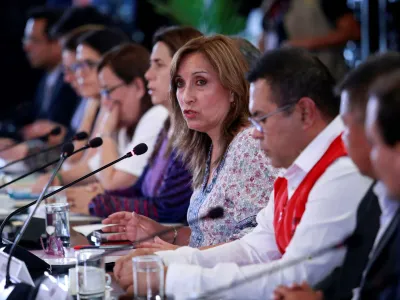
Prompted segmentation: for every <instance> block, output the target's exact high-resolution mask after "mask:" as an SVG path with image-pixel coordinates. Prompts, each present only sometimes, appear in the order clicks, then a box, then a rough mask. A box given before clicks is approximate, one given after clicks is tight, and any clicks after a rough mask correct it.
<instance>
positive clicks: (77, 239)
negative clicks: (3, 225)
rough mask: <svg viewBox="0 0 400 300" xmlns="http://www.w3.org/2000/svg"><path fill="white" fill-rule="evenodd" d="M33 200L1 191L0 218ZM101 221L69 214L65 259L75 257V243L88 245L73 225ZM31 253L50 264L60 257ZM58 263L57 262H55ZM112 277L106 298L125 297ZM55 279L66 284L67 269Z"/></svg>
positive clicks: (18, 220)
mask: <svg viewBox="0 0 400 300" xmlns="http://www.w3.org/2000/svg"><path fill="white" fill-rule="evenodd" d="M34 178H35V177H31V178H30V180H25V181H23V183H22V184H20V185H18V187H26V186H28V185H30V184H32V181H34ZM31 201H33V200H21V199H20V200H15V199H11V198H10V197H9V196H8V195H7V194H6V193H4V192H3V193H1V194H0V220H4V218H5V217H6V216H8V214H10V213H11V212H12V211H14V210H15V209H17V208H19V207H21V206H23V205H25V204H27V203H29V202H31ZM26 217H27V215H26V214H25V215H20V216H16V217H14V218H13V220H14V221H13V223H14V224H18V223H19V225H21V224H22V222H23V221H25V218H26ZM99 223H101V219H100V218H98V217H93V216H84V215H77V214H70V234H71V240H70V241H71V247H70V249H69V250H68V251H67V252H66V255H65V260H69V261H71V260H72V259H73V258H74V257H75V253H74V252H75V250H74V249H73V247H74V246H77V245H90V244H89V242H88V240H87V238H86V236H85V235H84V234H82V233H79V232H77V231H75V230H74V227H77V226H79V227H82V226H83V227H85V226H87V225H93V224H99ZM31 252H32V253H33V254H35V255H36V256H38V257H39V258H41V259H43V260H45V261H47V262H48V263H50V264H51V262H52V261H57V260H58V261H59V260H60V259H61V260H62V258H60V257H57V256H53V255H48V254H46V253H45V252H44V251H43V250H32V251H31ZM128 252H129V251H119V252H115V253H112V254H111V256H106V259H105V260H106V262H111V261H115V260H117V259H118V257H120V256H122V255H125V254H126V253H128ZM57 265H58V263H57ZM69 267H71V268H73V267H75V266H74V265H70V266H66V268H65V269H66V270H67V269H68V268H69ZM109 274H110V275H111V278H112V283H111V289H109V290H108V291H107V294H108V297H107V298H106V299H121V298H125V297H124V295H125V292H124V290H123V289H122V288H121V287H120V286H119V285H118V283H117V282H116V280H115V278H114V276H113V274H112V273H109ZM55 277H56V279H57V280H58V282H59V283H61V284H64V285H66V286H68V282H69V278H68V271H66V272H65V274H62V275H58V276H55ZM125 296H126V297H127V299H131V298H132V297H131V296H127V295H125Z"/></svg>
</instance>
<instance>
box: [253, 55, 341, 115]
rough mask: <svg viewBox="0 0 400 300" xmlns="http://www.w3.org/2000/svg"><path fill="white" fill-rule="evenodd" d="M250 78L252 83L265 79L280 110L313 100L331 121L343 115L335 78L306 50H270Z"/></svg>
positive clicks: (255, 67) (257, 64)
mask: <svg viewBox="0 0 400 300" xmlns="http://www.w3.org/2000/svg"><path fill="white" fill-rule="evenodd" d="M247 77H248V80H249V81H250V82H254V81H256V80H258V79H265V80H266V81H267V82H268V84H270V86H271V89H272V92H273V93H274V95H275V96H276V97H275V102H276V104H277V105H278V106H279V107H281V106H284V105H287V104H290V103H295V102H297V101H298V100H299V99H300V98H302V97H309V98H311V99H312V100H313V101H314V102H315V104H316V106H317V107H318V109H319V110H320V111H321V112H322V114H323V115H324V117H325V118H326V119H327V120H332V119H333V118H335V117H336V116H337V114H338V113H339V106H340V102H339V99H338V97H336V96H335V95H334V93H333V88H334V86H335V80H334V78H333V76H332V75H331V73H330V72H329V70H328V68H327V67H326V66H325V65H324V64H323V63H322V62H321V61H320V60H319V59H318V58H317V57H315V56H313V55H311V54H310V53H309V52H307V51H305V50H302V49H297V48H283V49H278V50H273V51H269V52H267V53H265V54H264V55H263V57H262V58H261V59H260V60H259V61H258V63H256V64H255V65H254V67H253V68H252V70H251V71H250V72H249V74H248V76H247Z"/></svg>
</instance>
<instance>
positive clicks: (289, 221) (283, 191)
mask: <svg viewBox="0 0 400 300" xmlns="http://www.w3.org/2000/svg"><path fill="white" fill-rule="evenodd" d="M346 155H347V152H346V149H345V147H344V145H343V141H342V136H341V135H340V136H338V137H337V138H336V139H335V140H334V141H333V142H332V143H331V144H330V146H329V148H328V150H326V152H325V153H324V155H323V156H322V157H321V159H320V160H319V161H318V162H317V163H316V164H315V166H314V167H313V168H312V169H311V171H310V172H309V173H308V174H307V175H306V177H305V178H304V179H303V181H302V182H301V183H300V185H299V186H298V188H297V189H296V191H295V192H294V194H293V195H292V197H291V198H290V201H288V189H287V180H286V178H283V177H279V178H277V179H276V180H275V183H274V197H275V199H274V205H275V211H274V228H275V239H276V242H277V245H278V248H279V251H280V252H281V253H282V254H284V253H285V250H286V247H287V246H288V245H289V243H290V240H291V239H292V236H293V235H294V232H295V230H296V227H297V225H298V224H299V223H300V221H301V217H302V216H303V213H304V210H305V207H306V203H307V200H308V194H309V193H310V191H311V189H312V188H313V186H314V184H315V182H316V181H317V180H318V179H319V177H320V176H321V175H322V174H323V173H324V172H325V170H326V169H327V168H328V167H329V166H330V165H331V164H332V163H333V162H334V161H335V160H336V159H338V158H339V157H342V156H346Z"/></svg>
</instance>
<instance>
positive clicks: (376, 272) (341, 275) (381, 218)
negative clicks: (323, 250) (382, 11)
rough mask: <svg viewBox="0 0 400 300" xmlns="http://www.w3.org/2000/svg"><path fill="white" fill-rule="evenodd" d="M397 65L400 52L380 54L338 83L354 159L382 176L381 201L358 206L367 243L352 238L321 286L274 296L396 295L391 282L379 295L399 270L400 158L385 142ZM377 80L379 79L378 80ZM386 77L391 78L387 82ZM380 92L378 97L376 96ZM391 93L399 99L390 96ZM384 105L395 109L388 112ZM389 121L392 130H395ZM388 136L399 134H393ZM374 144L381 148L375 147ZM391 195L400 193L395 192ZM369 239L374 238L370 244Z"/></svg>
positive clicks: (362, 167) (292, 289)
mask: <svg viewBox="0 0 400 300" xmlns="http://www.w3.org/2000/svg"><path fill="white" fill-rule="evenodd" d="M396 70H397V72H396V73H397V75H396V76H398V75H399V73H398V72H399V71H400V54H398V53H385V54H383V55H377V56H375V57H371V58H369V59H368V60H367V61H366V62H364V63H362V64H361V65H360V66H358V67H357V68H356V69H355V70H353V71H352V72H350V73H349V74H348V75H347V76H346V77H345V79H344V81H343V82H342V83H341V84H340V86H339V88H340V91H341V95H342V97H341V98H342V104H341V114H342V116H343V120H344V121H345V123H346V124H347V130H346V132H347V133H348V134H347V135H345V136H346V140H347V141H348V144H349V145H350V147H349V149H352V151H350V153H352V154H353V155H354V158H353V160H354V161H355V162H356V163H357V165H358V166H359V168H360V170H362V171H363V172H364V173H365V174H366V175H369V176H372V177H374V178H379V179H380V180H382V181H381V182H379V183H378V184H377V185H376V187H375V188H374V190H375V193H377V196H378V201H377V202H378V203H374V202H371V203H370V204H369V206H370V207H369V208H366V207H364V208H363V204H361V205H360V208H359V219H358V220H357V221H358V223H357V229H356V231H355V234H357V235H358V236H359V238H362V239H360V241H361V242H362V244H364V246H363V248H360V246H358V245H354V246H353V245H351V244H350V245H349V248H348V251H347V254H346V258H345V260H344V262H343V265H342V266H341V268H340V269H339V270H335V271H334V272H333V273H332V274H331V275H330V276H328V277H327V278H325V279H324V280H323V281H322V282H320V283H318V284H317V285H316V286H315V289H317V290H318V291H313V290H312V288H311V287H310V286H309V285H308V284H306V283H303V284H295V285H293V286H290V287H288V286H280V287H278V288H277V289H276V291H275V299H282V300H283V299H297V300H301V299H305V300H307V299H310V300H312V299H326V300H327V299H332V300H333V299H397V298H396V297H394V296H393V294H392V292H395V291H391V290H390V288H389V290H388V291H385V293H387V295H386V296H387V298H379V293H380V292H382V290H384V289H385V287H386V284H387V283H388V281H390V279H389V278H390V276H391V275H392V274H393V273H394V272H395V269H393V267H394V266H395V265H396V260H398V250H397V249H398V248H397V247H398V246H399V245H396V238H395V237H396V234H397V235H398V233H399V231H398V228H397V226H398V225H397V223H398V220H399V217H400V214H399V210H398V207H399V204H398V202H396V201H395V200H396V199H398V198H399V196H400V193H398V192H397V193H396V189H398V188H397V187H395V186H394V185H393V184H392V183H391V182H393V181H391V180H392V179H390V178H393V177H392V176H393V175H394V174H395V172H393V168H392V165H393V163H394V162H395V161H396V158H395V155H394V154H395V153H394V151H392V153H391V154H390V155H389V153H390V150H389V147H391V146H389V144H387V145H385V143H387V141H385V139H386V138H389V135H388V136H386V132H387V131H386V129H384V128H387V125H388V124H389V123H390V124H391V125H390V127H391V128H394V127H395V123H396V121H397V119H398V117H399V113H400V110H399V106H398V105H397V106H398V107H396V104H395V101H398V99H396V97H397V98H399V97H398V95H399V94H398V88H397V86H398V83H399V80H398V79H397V78H398V77H397V78H396V79H395V78H394V77H393V74H392V73H393V72H394V71H396ZM376 80H378V82H377V83H374V82H375V81H376ZM381 80H385V81H387V82H388V84H386V82H385V83H384V81H381ZM379 81H381V82H379ZM393 84H395V85H393ZM371 86H372V90H373V94H374V97H372V98H371V97H370V98H369V96H370V95H369V94H368V90H369V89H370V88H371ZM396 89H397V92H396ZM396 93H397V94H396ZM375 95H379V97H378V98H376V99H374V98H375ZM394 95H395V96H394ZM387 96H388V97H389V98H390V99H391V100H392V101H394V102H391V101H390V100H388V98H386V97H387ZM368 98H369V99H370V100H368ZM395 99H396V100H395ZM399 99H400V98H399ZM384 101H385V102H384ZM368 102H369V103H371V104H368V111H367V117H368V118H367V120H365V119H366V118H365V115H366V108H367V103H368ZM377 103H382V104H383V105H380V104H377ZM398 103H399V102H398ZM357 107H358V108H357ZM378 107H379V108H378ZM384 111H386V113H387V112H390V113H389V115H387V114H386V113H384ZM389 116H390V117H389ZM378 118H379V119H378ZM380 120H385V121H380ZM364 122H365V125H366V128H364ZM380 122H382V123H381V124H380ZM393 122H394V123H393ZM371 124H372V126H371ZM390 127H389V131H388V132H393V130H392V129H390ZM365 131H367V132H365ZM366 134H368V135H369V136H368V139H369V140H370V141H371V142H372V144H371V143H368V140H367V136H366ZM389 139H390V140H391V141H395V140H396V138H395V137H394V136H393V137H392V136H391V137H390V138H389ZM391 143H393V142H391ZM378 149H379V150H378ZM383 149H385V150H383ZM374 150H375V151H376V152H373V151H374ZM388 150H389V152H388ZM370 157H371V160H370ZM382 158H383V159H382ZM363 161H364V163H363V164H362V162H363ZM371 161H372V164H373V166H372V165H371ZM389 161H390V163H389ZM366 162H368V163H366ZM389 164H390V166H389ZM373 167H374V168H373ZM396 180H397V178H396ZM383 184H384V185H383ZM396 185H397V184H396ZM394 188H396V189H394ZM388 192H389V194H388ZM391 195H395V196H396V195H398V196H397V198H396V197H394V198H392V197H390V196H391ZM377 204H378V205H377ZM362 210H363V212H362V213H361V211H362ZM368 210H369V212H368ZM374 210H375V211H374ZM376 216H377V217H378V218H377V217H376ZM363 227H364V230H365V231H368V232H371V233H370V237H366V236H360V230H362V228H363ZM378 229H379V231H378ZM398 236H399V235H398ZM371 238H372V240H371ZM366 240H368V243H369V246H368V247H366ZM370 240H371V241H370ZM360 256H361V258H360ZM385 281H386V282H385ZM353 292H354V294H353ZM389 295H391V296H392V297H389Z"/></svg>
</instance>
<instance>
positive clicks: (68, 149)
mask: <svg viewBox="0 0 400 300" xmlns="http://www.w3.org/2000/svg"><path fill="white" fill-rule="evenodd" d="M72 152H74V144H72V143H67V144H65V145H64V146H63V149H62V151H61V155H60V160H59V163H58V164H57V166H56V168H55V170H54V172H53V174H52V175H51V177H50V179H49V181H48V182H47V184H46V186H45V187H44V188H43V190H42V192H41V193H40V196H39V198H38V199H37V200H36V201H35V202H36V205H35V207H34V208H33V210H32V211H31V213H30V214H29V216H28V218H27V219H26V220H25V222H24V225H22V228H21V230H20V232H19V233H18V235H17V237H16V238H15V240H14V243H13V245H12V246H11V249H10V252H9V253H8V260H7V267H6V283H5V288H6V289H7V288H8V287H9V286H11V285H13V283H12V282H11V278H10V266H11V259H12V256H13V253H14V251H15V248H16V246H17V245H18V243H19V241H20V240H21V238H22V236H23V235H24V233H25V231H26V229H27V228H28V225H29V223H30V221H31V219H32V217H33V216H34V214H35V213H36V210H37V209H38V207H39V205H40V203H41V202H42V200H43V199H44V196H45V194H46V192H47V189H48V188H49V187H50V185H51V183H52V182H53V180H54V178H55V177H56V175H57V172H58V171H59V170H60V169H61V166H62V164H63V163H64V161H65V160H66V159H67V157H69V156H70V155H71V154H72Z"/></svg>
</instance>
